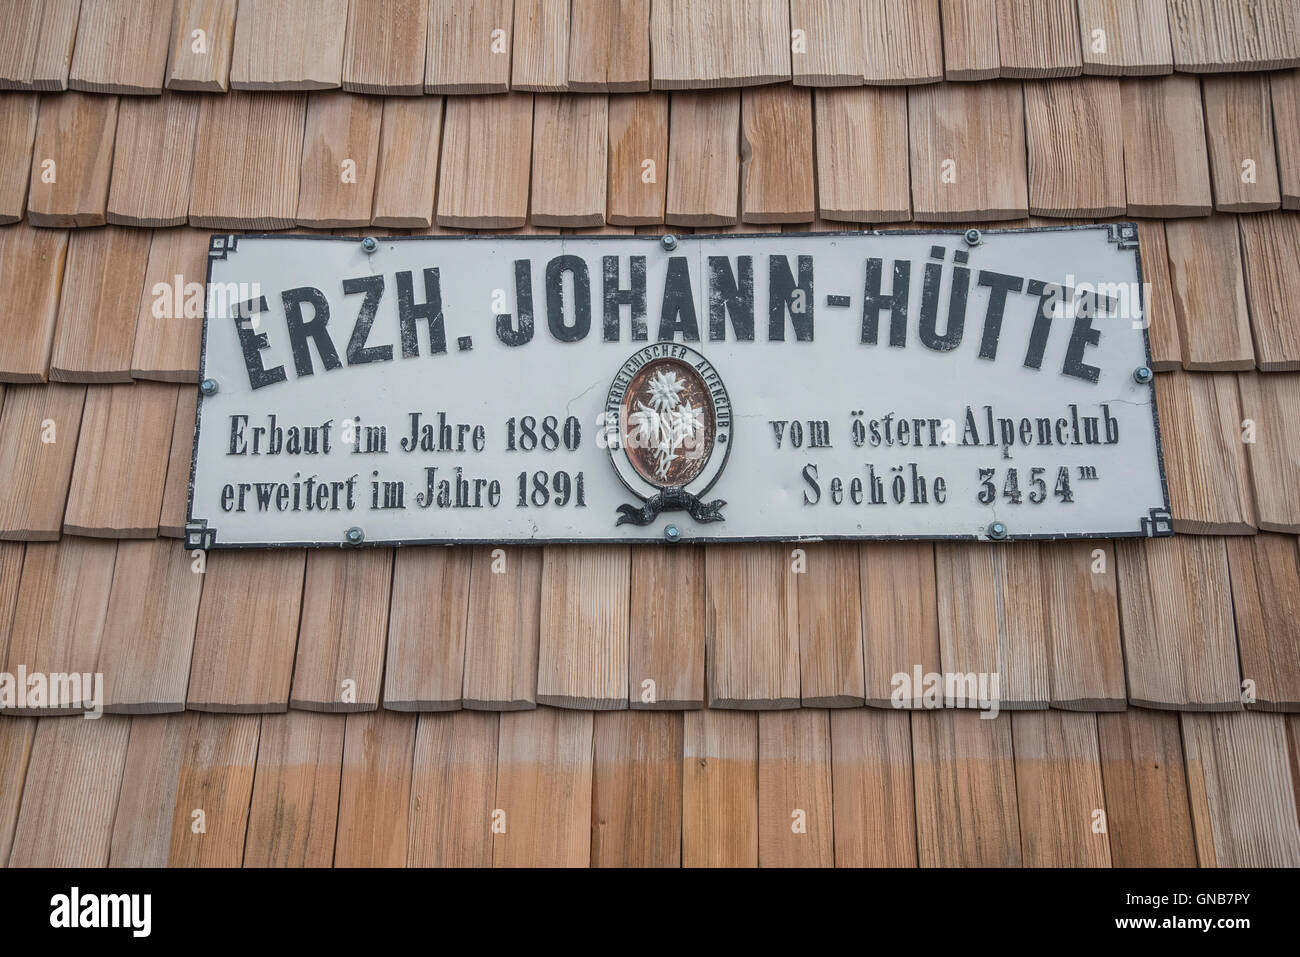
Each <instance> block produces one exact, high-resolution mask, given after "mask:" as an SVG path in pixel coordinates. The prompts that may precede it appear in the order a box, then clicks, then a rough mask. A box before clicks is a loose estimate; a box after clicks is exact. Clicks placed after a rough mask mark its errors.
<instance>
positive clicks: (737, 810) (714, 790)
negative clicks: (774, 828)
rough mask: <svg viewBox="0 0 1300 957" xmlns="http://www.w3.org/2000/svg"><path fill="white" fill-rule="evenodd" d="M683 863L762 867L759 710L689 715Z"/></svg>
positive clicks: (686, 717)
mask: <svg viewBox="0 0 1300 957" xmlns="http://www.w3.org/2000/svg"><path fill="white" fill-rule="evenodd" d="M683 725H684V730H683V741H682V866H683V867H757V866H758V715H756V714H745V713H743V712H739V711H718V710H714V709H708V710H704V711H688V712H686V714H685V715H683Z"/></svg>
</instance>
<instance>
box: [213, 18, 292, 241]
mask: <svg viewBox="0 0 1300 957" xmlns="http://www.w3.org/2000/svg"><path fill="white" fill-rule="evenodd" d="M241 20H242V18H241ZM306 112H307V96H306V94H303V93H276V94H270V93H262V94H259V95H256V96H254V95H251V94H248V93H239V92H232V93H226V94H223V95H221V96H208V97H204V99H203V106H202V107H200V109H199V132H198V142H199V143H200V144H204V146H205V148H203V149H199V150H197V151H196V154H195V158H194V181H193V183H194V185H193V190H192V192H191V193H190V223H191V224H192V225H194V226H202V227H207V228H216V229H226V228H230V229H255V230H256V229H287V228H288V227H290V226H292V225H293V224H294V214H295V212H296V211H297V209H298V177H299V169H300V165H301V159H302V138H303V124H304V120H305V117H306ZM210 143H221V144H223V146H222V149H220V150H213V149H207V148H206V145H207V144H210Z"/></svg>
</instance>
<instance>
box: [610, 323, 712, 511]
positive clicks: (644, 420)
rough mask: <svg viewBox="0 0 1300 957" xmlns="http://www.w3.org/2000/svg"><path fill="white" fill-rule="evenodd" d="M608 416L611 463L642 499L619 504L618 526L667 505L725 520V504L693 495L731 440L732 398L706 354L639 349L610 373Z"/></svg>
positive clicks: (660, 346) (670, 346) (708, 481)
mask: <svg viewBox="0 0 1300 957" xmlns="http://www.w3.org/2000/svg"><path fill="white" fill-rule="evenodd" d="M605 415H606V427H607V428H609V429H610V432H611V436H612V438H611V441H610V455H611V457H612V458H613V461H614V467H615V469H616V470H617V471H618V474H619V477H620V478H621V479H622V480H623V484H625V485H626V486H627V487H628V488H629V489H631V490H632V491H633V492H635V493H636V494H637V495H638V496H639V497H640V498H642V499H643V500H645V501H646V505H645V506H643V507H640V508H638V507H636V506H630V505H628V506H622V507H621V508H620V512H621V513H622V517H621V518H620V519H619V520H618V521H619V524H622V523H624V522H634V523H636V524H646V523H648V522H649V521H651V520H652V519H653V518H654V516H655V515H657V514H658V513H659V511H663V510H671V509H685V510H687V511H689V512H691V514H692V515H693V516H694V517H695V518H696V519H697V521H721V520H722V514H721V512H720V508H721V506H722V504H723V503H721V502H714V503H711V504H710V505H708V506H706V505H705V504H704V503H702V502H700V501H699V499H698V497H697V496H698V495H700V494H703V492H705V491H707V490H708V488H709V487H710V486H711V485H713V483H714V482H715V481H717V478H718V476H719V474H720V473H721V471H722V466H723V464H724V463H725V461H726V457H727V452H728V445H727V443H728V441H729V440H730V437H731V404H730V400H729V399H728V398H727V393H726V390H725V389H724V388H723V387H722V380H721V378H720V377H719V376H718V373H717V370H716V369H714V367H713V366H712V364H711V363H709V361H708V360H707V359H705V358H704V357H703V356H702V355H700V354H699V353H698V352H696V351H695V350H693V349H691V348H689V347H687V346H682V345H677V344H675V343H667V342H665V343H657V344H656V345H654V346H650V347H647V348H646V349H643V350H641V352H639V353H638V354H637V355H634V356H633V357H632V358H630V359H629V360H628V361H627V362H625V363H624V364H623V367H622V368H621V369H620V371H619V374H618V376H617V377H616V378H615V380H614V384H613V386H612V387H611V389H610V393H609V397H608V398H607V400H606V405H605Z"/></svg>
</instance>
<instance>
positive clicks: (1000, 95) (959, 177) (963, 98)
mask: <svg viewBox="0 0 1300 957" xmlns="http://www.w3.org/2000/svg"><path fill="white" fill-rule="evenodd" d="M907 107H908V124H909V138H910V140H911V153H910V155H911V171H912V209H913V213H914V215H915V217H916V219H917V221H919V222H956V221H985V220H997V219H1016V218H1019V217H1022V216H1025V215H1026V213H1027V211H1028V206H1029V201H1028V196H1027V193H1026V185H1025V184H1026V173H1025V112H1024V106H1023V104H1022V102H1021V94H1020V84H1019V83H981V84H979V85H978V86H968V85H965V84H937V85H934V86H926V87H918V88H917V89H912V90H908V94H907Z"/></svg>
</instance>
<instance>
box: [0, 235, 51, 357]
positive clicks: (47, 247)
mask: <svg viewBox="0 0 1300 957" xmlns="http://www.w3.org/2000/svg"><path fill="white" fill-rule="evenodd" d="M67 249H68V234H67V233H66V232H64V231H63V230H54V229H34V228H32V227H31V226H29V225H27V224H26V223H17V224H15V225H13V226H6V227H4V229H0V287H2V288H4V289H6V290H8V295H7V297H6V298H7V300H8V301H7V303H6V308H4V309H0V382H44V381H45V380H46V378H48V376H49V368H50V350H51V348H52V347H53V345H54V330H55V322H56V319H57V317H58V307H59V292H60V290H61V288H62V286H63V265H64V258H65V256H66V254H67Z"/></svg>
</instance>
